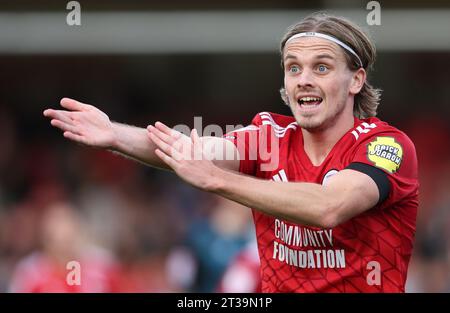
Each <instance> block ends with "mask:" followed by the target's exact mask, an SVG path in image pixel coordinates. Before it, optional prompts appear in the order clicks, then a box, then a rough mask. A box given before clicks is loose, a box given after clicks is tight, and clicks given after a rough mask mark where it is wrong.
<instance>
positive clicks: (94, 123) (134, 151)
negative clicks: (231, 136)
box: [44, 98, 239, 171]
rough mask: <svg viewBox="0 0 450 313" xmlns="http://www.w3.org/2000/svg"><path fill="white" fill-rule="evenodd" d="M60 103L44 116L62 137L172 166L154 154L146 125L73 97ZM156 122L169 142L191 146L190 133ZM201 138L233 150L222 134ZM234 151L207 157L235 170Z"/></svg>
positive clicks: (151, 162) (145, 160) (153, 146)
mask: <svg viewBox="0 0 450 313" xmlns="http://www.w3.org/2000/svg"><path fill="white" fill-rule="evenodd" d="M61 106H62V107H63V109H64V110H54V109H47V110H45V111H44V116H46V117H48V118H50V119H51V124H52V125H53V126H55V127H57V128H59V129H61V130H62V131H63V135H64V137H65V138H68V139H70V140H73V141H75V142H78V143H81V144H84V145H87V146H91V147H95V148H100V149H107V150H110V151H113V152H116V153H119V154H121V155H124V156H126V157H129V158H132V159H134V160H137V161H139V162H142V163H144V164H146V165H149V166H153V167H157V168H163V169H168V170H172V169H171V168H170V167H169V166H167V164H165V163H164V162H162V161H161V159H160V158H159V157H158V156H157V155H156V154H155V149H156V148H157V146H156V145H155V144H154V143H153V141H152V140H151V139H150V138H149V133H148V130H146V129H145V128H140V127H135V126H130V125H126V124H121V123H117V122H112V121H110V119H109V117H108V115H106V114H105V113H104V112H102V111H101V110H99V109H98V108H96V107H95V106H92V105H89V104H85V103H82V102H79V101H76V100H73V99H69V98H63V99H62V100H61ZM156 126H157V127H158V129H161V131H162V132H166V133H171V135H173V138H174V141H173V142H172V144H175V141H176V144H178V145H181V146H183V145H187V146H190V143H191V140H190V138H189V137H187V136H185V135H183V134H181V133H178V132H176V131H174V130H173V129H170V128H168V127H167V126H165V125H163V124H162V123H157V124H156ZM202 141H203V142H204V143H205V144H206V143H208V144H213V145H217V147H218V148H219V147H223V146H224V145H226V149H234V150H235V148H234V146H233V145H232V144H230V143H229V142H228V141H227V140H225V139H222V138H215V137H202ZM216 150H217V151H220V150H221V149H216ZM234 154H236V157H235V158H234V159H233V160H228V161H227V160H225V158H223V157H220V156H219V157H217V156H211V158H210V159H217V160H215V161H214V163H215V164H216V165H217V166H219V167H221V168H226V169H229V170H236V171H237V170H238V167H239V161H238V156H237V151H234Z"/></svg>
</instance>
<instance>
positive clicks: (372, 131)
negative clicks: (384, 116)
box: [351, 117, 414, 146]
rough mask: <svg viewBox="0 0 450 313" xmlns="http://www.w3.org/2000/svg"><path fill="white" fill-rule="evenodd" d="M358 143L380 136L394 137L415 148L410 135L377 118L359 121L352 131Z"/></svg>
mask: <svg viewBox="0 0 450 313" xmlns="http://www.w3.org/2000/svg"><path fill="white" fill-rule="evenodd" d="M351 133H352V135H353V136H354V137H355V139H356V141H364V140H367V139H370V138H374V137H378V136H386V137H394V138H396V139H398V140H401V141H402V142H405V143H407V144H408V145H412V146H414V144H413V142H412V141H411V139H410V138H409V137H408V135H407V134H406V133H405V132H403V131H402V130H400V129H398V128H397V127H395V126H393V125H390V124H389V123H388V122H385V121H382V120H380V119H379V118H376V117H369V118H365V119H359V120H357V122H356V123H355V127H354V128H353V129H352V130H351Z"/></svg>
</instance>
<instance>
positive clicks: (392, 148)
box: [367, 137, 403, 173]
mask: <svg viewBox="0 0 450 313" xmlns="http://www.w3.org/2000/svg"><path fill="white" fill-rule="evenodd" d="M367 158H368V159H369V161H371V162H372V163H373V164H374V165H375V166H376V167H378V168H381V169H384V170H386V171H388V172H389V173H395V172H397V171H398V169H399V167H400V164H401V163H402V158H403V148H402V146H401V145H400V144H399V143H397V142H396V141H395V139H394V138H393V137H377V138H376V139H375V140H373V141H371V142H370V143H369V144H368V145H367Z"/></svg>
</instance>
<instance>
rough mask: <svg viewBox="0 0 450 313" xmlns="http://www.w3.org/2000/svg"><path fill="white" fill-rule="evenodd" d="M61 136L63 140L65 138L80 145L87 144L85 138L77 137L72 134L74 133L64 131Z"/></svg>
mask: <svg viewBox="0 0 450 313" xmlns="http://www.w3.org/2000/svg"><path fill="white" fill-rule="evenodd" d="M63 136H64V137H65V138H67V139H70V140H73V141H76V142H79V143H82V144H87V142H86V140H85V138H84V137H83V136H81V135H78V134H74V133H72V132H70V131H65V132H64V133H63Z"/></svg>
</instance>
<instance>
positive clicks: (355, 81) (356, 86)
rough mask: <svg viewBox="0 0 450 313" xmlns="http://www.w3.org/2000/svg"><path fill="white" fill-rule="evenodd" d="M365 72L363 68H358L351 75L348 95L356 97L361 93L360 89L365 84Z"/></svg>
mask: <svg viewBox="0 0 450 313" xmlns="http://www.w3.org/2000/svg"><path fill="white" fill-rule="evenodd" d="M366 77H367V75H366V71H365V70H364V69H363V68H359V69H358V70H356V71H355V72H354V73H353V74H352V82H351V84H350V93H351V94H352V95H356V94H357V93H358V92H360V91H361V88H362V87H363V86H364V83H365V82H366Z"/></svg>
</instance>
